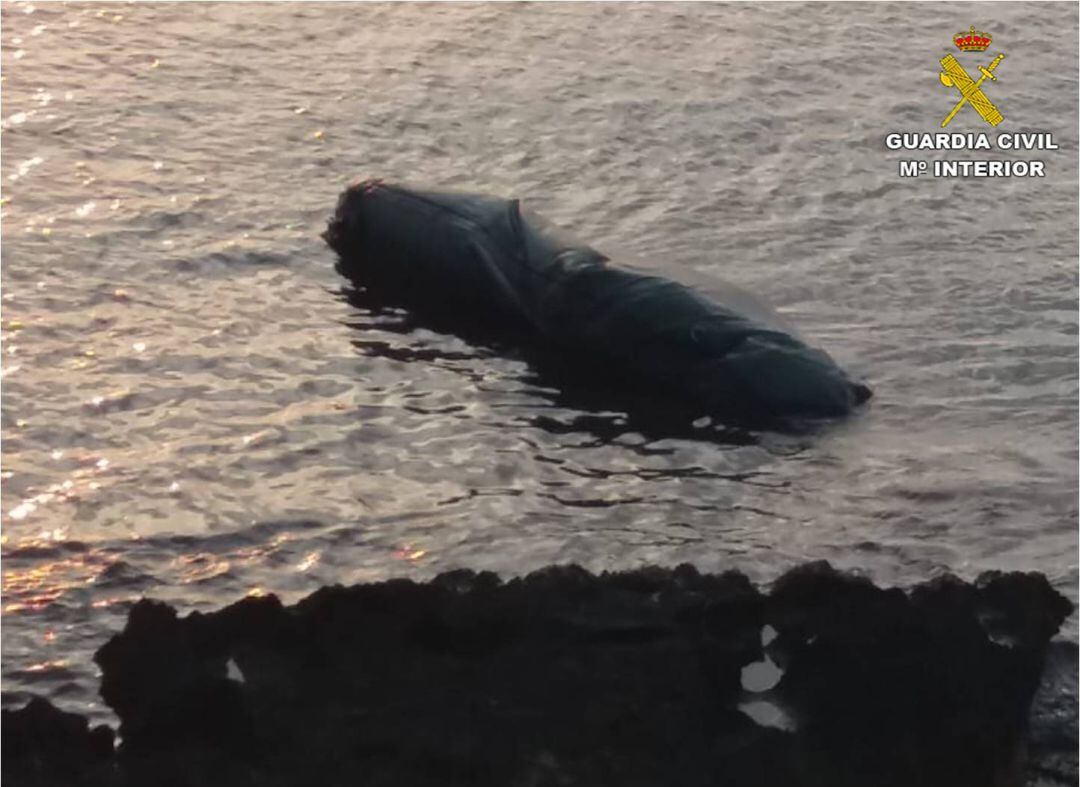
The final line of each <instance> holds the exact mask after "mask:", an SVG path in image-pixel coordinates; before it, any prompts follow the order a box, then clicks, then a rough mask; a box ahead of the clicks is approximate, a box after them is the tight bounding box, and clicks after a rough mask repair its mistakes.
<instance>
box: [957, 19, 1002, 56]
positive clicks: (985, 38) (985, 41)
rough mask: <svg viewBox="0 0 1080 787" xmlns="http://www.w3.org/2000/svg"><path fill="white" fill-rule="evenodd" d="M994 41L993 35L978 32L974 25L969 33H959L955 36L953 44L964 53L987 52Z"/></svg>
mask: <svg viewBox="0 0 1080 787" xmlns="http://www.w3.org/2000/svg"><path fill="white" fill-rule="evenodd" d="M993 40H994V37H993V36H992V35H990V34H989V33H984V32H982V31H981V30H976V29H975V25H972V26H971V30H970V31H968V32H967V33H957V34H956V35H954V36H953V43H954V44H956V46H957V47H958V48H959V49H960V50H961V51H962V52H985V51H986V48H987V47H988V46H990V42H991V41H993Z"/></svg>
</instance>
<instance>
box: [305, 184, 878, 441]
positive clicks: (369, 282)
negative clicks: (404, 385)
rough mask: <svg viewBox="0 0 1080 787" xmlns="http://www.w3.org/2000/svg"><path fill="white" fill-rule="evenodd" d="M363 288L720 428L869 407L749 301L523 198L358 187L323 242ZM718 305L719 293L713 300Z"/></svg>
mask: <svg viewBox="0 0 1080 787" xmlns="http://www.w3.org/2000/svg"><path fill="white" fill-rule="evenodd" d="M323 237H324V238H325V239H326V241H327V243H329V245H330V246H331V247H332V248H333V249H334V250H335V251H336V252H337V253H338V270H339V271H340V272H341V273H342V274H343V275H345V276H347V277H348V278H349V279H351V280H352V281H353V282H354V283H355V284H356V285H358V286H360V287H362V288H364V289H365V290H369V291H371V292H375V293H378V294H379V295H380V297H384V298H386V299H387V300H390V301H392V302H395V303H398V304H400V305H402V306H405V307H406V308H410V309H413V310H416V311H418V312H420V313H428V314H438V315H439V317H440V318H441V319H442V321H443V324H446V323H447V321H449V323H450V324H451V325H452V324H454V322H455V321H456V322H459V323H460V324H463V325H465V324H468V325H475V324H477V323H478V322H480V323H483V324H485V325H486V326H490V327H495V328H496V329H503V330H505V331H506V332H507V334H508V335H513V336H514V337H515V338H516V339H518V340H523V341H525V342H527V343H531V344H534V345H535V346H538V347H540V348H542V349H544V350H545V351H547V352H550V353H556V354H559V355H560V356H563V357H565V358H567V359H570V360H572V361H574V362H575V363H579V364H581V365H582V366H587V367H588V368H589V369H590V370H591V371H593V372H597V371H602V372H603V373H604V374H607V375H609V376H610V379H612V380H617V381H618V382H619V384H620V385H622V384H632V385H636V386H640V387H641V388H642V389H644V390H648V391H649V392H650V393H655V394H657V395H659V396H663V397H670V398H671V399H673V400H679V401H680V402H682V403H685V404H689V405H690V406H692V407H695V408H700V409H701V411H702V412H703V413H707V414H709V415H713V416H715V417H718V418H720V419H723V418H724V417H725V416H727V417H731V418H748V417H749V418H779V419H784V418H822V417H836V416H843V415H846V414H848V413H850V412H851V411H852V410H853V409H854V408H856V407H857V406H858V405H860V404H862V403H863V402H865V401H866V400H867V399H868V398H870V395H871V392H870V389H869V388H868V387H867V386H866V385H864V384H862V383H860V382H856V381H853V380H852V379H851V378H850V377H849V376H848V375H847V374H846V373H845V372H844V371H843V370H842V369H840V367H839V366H837V364H836V363H835V362H834V361H833V359H832V358H830V357H829V355H828V354H826V353H825V352H824V351H822V350H820V349H818V348H815V347H811V346H810V345H808V344H807V343H806V342H805V341H804V340H803V339H802V338H801V337H799V336H798V334H797V333H796V332H795V331H794V329H791V328H789V327H788V326H786V325H785V323H784V322H783V320H782V319H781V318H780V317H779V316H778V315H776V314H775V312H772V310H770V309H768V308H767V307H764V306H763V305H762V304H760V302H757V301H756V300H754V299H752V298H746V297H742V296H741V295H739V294H738V293H739V291H738V290H737V288H734V287H732V288H730V290H728V291H729V292H730V293H731V294H730V297H721V298H720V299H717V297H715V293H705V292H703V290H702V289H701V288H700V287H694V286H690V285H687V284H682V283H679V282H677V281H673V280H671V279H669V278H667V277H664V276H660V275H655V274H654V273H650V272H648V271H645V270H640V269H635V268H633V267H629V266H625V265H617V264H615V263H613V262H612V260H610V259H609V258H608V257H606V256H605V255H604V254H601V253H600V252H599V251H597V250H595V249H593V248H591V247H589V246H587V245H584V244H581V243H579V242H577V241H575V240H573V239H571V238H569V237H568V236H567V235H566V234H564V233H562V232H561V231H559V230H558V229H556V228H554V227H552V226H551V225H550V224H549V223H548V222H546V221H545V220H543V219H542V218H540V217H539V216H537V215H535V214H533V213H531V212H529V211H526V210H524V209H523V208H522V206H521V204H520V202H519V201H518V200H513V199H509V200H508V199H501V198H497V197H492V196H486V195H482V194H465V193H454V192H441V191H426V190H417V189H413V188H408V187H404V186H400V185H393V184H389V183H384V182H382V181H379V180H364V181H360V182H357V183H354V184H353V185H351V186H350V187H349V188H348V189H347V190H346V191H345V192H344V193H343V194H342V195H341V198H340V200H339V202H338V206H337V210H336V212H335V215H334V216H333V218H332V219H331V221H330V224H329V227H328V228H327V231H326V232H325V233H324V236H323ZM710 296H711V297H710Z"/></svg>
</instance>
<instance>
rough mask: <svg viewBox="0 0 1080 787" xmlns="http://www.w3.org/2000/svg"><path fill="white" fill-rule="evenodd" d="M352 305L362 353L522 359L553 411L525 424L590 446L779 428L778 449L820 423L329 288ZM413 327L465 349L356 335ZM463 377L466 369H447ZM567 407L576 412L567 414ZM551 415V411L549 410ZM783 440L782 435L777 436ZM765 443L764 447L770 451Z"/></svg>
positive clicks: (357, 291)
mask: <svg viewBox="0 0 1080 787" xmlns="http://www.w3.org/2000/svg"><path fill="white" fill-rule="evenodd" d="M335 294H336V295H337V296H338V297H340V298H341V299H342V300H344V301H345V302H347V303H348V304H349V305H351V306H353V307H354V308H356V309H357V310H358V314H357V315H356V317H355V319H351V320H349V321H347V322H346V325H348V326H349V327H350V328H353V329H355V330H357V331H359V332H360V333H361V335H360V336H359V337H357V338H355V339H353V340H352V343H353V345H354V346H356V347H357V349H359V350H360V352H362V353H363V354H364V355H367V356H371V357H378V358H388V359H391V360H395V361H401V362H421V363H423V362H427V363H431V362H437V361H474V360H482V359H484V358H489V357H501V358H507V359H510V360H517V361H522V362H524V363H525V364H526V365H527V367H528V371H527V372H526V373H525V374H524V375H522V376H521V377H520V381H521V382H522V383H523V384H525V385H526V386H528V388H529V392H530V394H533V395H535V396H538V397H540V398H542V399H546V400H547V402H548V404H547V405H538V407H537V409H538V410H544V409H548V408H550V409H551V410H552V411H553V414H545V413H543V412H540V413H537V414H536V415H534V416H532V417H531V418H529V419H528V423H529V425H531V426H534V427H536V428H539V429H543V430H544V431H547V432H550V433H552V434H570V433H578V434H580V433H584V434H588V435H590V436H591V437H593V438H595V444H596V445H603V444H610V443H614V442H616V441H619V440H620V438H624V437H625V436H627V435H630V434H639V435H641V436H643V437H644V438H645V439H646V440H647V441H648V442H654V441H658V440H665V439H680V440H694V441H703V442H708V443H713V444H716V445H721V446H730V447H742V446H752V445H760V444H762V440H761V432H773V433H779V434H780V435H783V436H784V437H786V438H794V444H792V443H788V444H787V445H786V446H785V447H784V448H783V449H780V451H782V452H783V453H798V452H799V451H801V450H802V445H801V443H802V439H805V438H810V437H812V436H813V435H815V434H817V433H819V432H820V431H821V429H822V428H823V425H822V423H821V422H815V421H805V420H804V421H795V420H791V419H787V420H783V421H780V420H777V419H770V420H763V419H756V420H750V419H747V418H744V417H739V418H734V417H731V416H730V415H728V414H719V413H708V412H704V411H703V410H702V409H701V408H700V407H698V408H695V407H693V406H691V405H688V404H687V403H685V402H681V401H678V400H673V399H671V398H667V397H664V396H663V395H662V394H659V395H658V394H657V392H656V391H653V390H650V389H649V388H647V387H644V386H643V385H642V384H641V383H640V381H638V380H635V379H631V378H629V377H628V376H627V375H625V374H623V373H620V372H619V371H618V370H615V369H612V368H611V367H610V366H604V365H598V364H597V363H596V362H595V359H590V358H581V357H573V356H570V355H566V354H564V353H557V352H554V351H552V350H550V349H548V348H544V347H542V346H538V344H537V343H536V342H535V340H532V339H530V337H529V334H528V333H527V332H526V331H525V330H522V329H515V328H513V327H511V328H508V327H507V326H506V325H505V324H498V325H495V324H492V323H490V322H486V321H485V320H484V319H483V318H482V317H481V316H477V315H463V314H461V313H454V314H450V313H449V312H441V311H440V310H438V309H437V308H427V309H425V310H424V311H423V312H419V311H417V310H415V309H406V308H404V307H402V306H401V305H400V304H399V303H397V302H394V301H391V300H388V299H387V298H386V297H385V296H383V295H382V294H381V293H377V292H375V291H372V290H370V289H368V288H364V287H357V286H355V285H347V286H345V287H342V288H341V289H339V290H337V291H336V293H335ZM418 330H426V331H432V332H434V333H438V334H445V335H452V336H456V337H458V338H459V339H461V340H463V341H464V342H465V343H466V344H467V345H468V346H469V347H470V348H471V349H472V350H473V351H471V352H470V351H461V350H452V349H449V348H445V347H442V348H441V347H430V346H405V347H403V346H400V345H394V344H391V343H390V342H387V341H385V340H381V339H377V338H372V337H369V336H365V335H363V334H365V333H367V332H369V331H379V332H384V333H392V334H397V335H401V336H410V335H412V334H414V333H415V332H416V331H418ZM455 370H456V371H458V372H459V373H462V374H465V375H466V376H470V375H469V372H468V371H467V370H463V369H460V368H457V369H455ZM567 410H571V411H578V414H576V415H572V416H569V417H568V416H567V414H566V412H565V411H567ZM556 412H557V413H558V414H557V415H556V414H554V413H556ZM785 442H788V441H785ZM638 448H639V449H640V450H641V451H642V452H645V453H656V454H663V453H670V449H667V448H662V447H656V448H649V447H647V446H639V447H638ZM773 448H776V446H773V447H772V448H770V451H771V452H772V451H773Z"/></svg>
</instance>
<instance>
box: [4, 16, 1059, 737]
mask: <svg viewBox="0 0 1080 787" xmlns="http://www.w3.org/2000/svg"><path fill="white" fill-rule="evenodd" d="M2 23H3V29H2V44H3V52H2V66H3V80H4V81H3V108H2V126H3V137H2V139H3V163H2V178H3V194H4V197H3V201H4V204H3V208H2V211H3V213H2V219H3V279H2V291H3V296H2V297H3V304H2V305H3V315H2V319H3V335H2V336H3V345H2V352H3V375H4V376H3V486H2V490H3V501H2V517H3V518H2V524H3V593H4V596H3V605H4V617H3V652H4V657H3V679H4V688H5V692H6V693H5V702H6V703H15V702H18V701H20V700H21V698H22V697H23V696H24V695H23V694H22V692H25V691H37V692H42V693H45V694H48V695H49V696H51V697H53V698H54V699H55V700H56V701H58V702H61V703H63V704H64V705H66V706H67V707H71V708H74V709H77V710H80V711H88V710H89V711H90V712H91V713H93V714H95V715H96V716H98V717H102V718H103V717H104V713H105V709H104V708H103V707H102V706H101V705H100V704H97V705H95V704H94V703H95V702H96V701H97V697H96V690H97V685H96V677H95V670H94V667H93V665H92V663H91V661H90V654H91V653H92V651H93V649H94V648H96V647H97V646H98V645H100V644H101V643H102V642H103V641H104V640H105V638H106V637H107V636H108V634H109V632H111V631H114V630H116V629H117V628H118V627H119V626H121V625H122V623H123V619H124V616H125V613H126V609H127V608H128V606H129V605H130V604H131V602H132V600H133V599H136V598H138V597H139V596H140V595H143V594H148V595H153V596H155V597H157V598H161V599H166V600H168V601H170V602H172V603H174V604H177V605H179V607H181V608H182V609H183V610H185V611H187V610H192V609H199V608H211V607H217V606H220V605H222V604H224V603H227V602H229V601H232V600H235V599H237V598H239V597H241V596H243V595H244V594H248V593H259V592H275V593H279V594H282V595H283V596H284V597H285V598H287V599H295V598H297V597H298V596H300V595H301V594H305V593H307V592H310V591H311V590H313V589H314V588H316V587H318V586H319V585H321V584H325V583H333V582H341V583H353V582H362V581H368V580H376V579H380V578H384V577H388V576H391V575H409V576H417V577H423V576H429V575H431V574H432V573H434V572H437V571H439V570H443V569H448V568H452V567H458V566H470V567H475V568H489V569H495V570H498V571H500V572H502V573H504V574H513V573H518V572H524V571H527V570H530V569H532V568H535V567H537V566H540V565H542V564H545V563H550V562H553V561H556V562H570V561H573V562H578V563H581V564H583V565H585V566H587V567H589V568H592V569H604V568H623V567H629V566H634V565H638V564H641V563H645V562H661V563H667V564H674V563H679V562H682V561H691V562H693V563H696V564H697V565H698V566H700V567H702V568H703V569H721V568H725V567H738V568H741V569H742V570H744V571H746V572H747V573H749V574H750V575H751V576H752V577H754V578H755V579H758V580H762V581H767V580H769V579H771V578H773V577H775V576H776V575H777V574H778V573H779V572H780V571H782V570H783V569H784V568H786V567H788V566H790V565H792V564H793V563H796V562H798V561H802V560H805V559H809V558H826V559H828V560H831V561H833V562H834V563H836V564H839V565H842V566H851V567H858V568H860V569H862V570H864V571H866V572H868V573H869V574H871V575H872V576H874V577H875V578H878V579H880V580H882V581H885V582H890V583H892V582H899V583H909V582H913V581H917V580H919V579H922V578H925V577H927V576H930V575H933V574H935V573H938V572H942V571H947V570H948V571H954V572H957V573H959V574H960V575H962V576H965V577H971V576H973V575H975V574H976V573H977V572H979V571H980V570H983V569H987V568H1003V569H1038V570H1041V571H1045V572H1046V573H1047V574H1048V575H1049V576H1050V577H1051V579H1052V581H1053V582H1054V583H1055V584H1056V585H1057V586H1058V587H1060V588H1061V589H1062V590H1063V591H1064V592H1066V593H1068V594H1069V595H1070V596H1072V597H1075V595H1076V594H1075V585H1076V581H1077V579H1076V578H1077V570H1076V545H1077V536H1076V519H1077V511H1076V500H1077V464H1076V463H1077V412H1076V401H1077V324H1076V317H1077V311H1076V307H1077V271H1076V264H1077V189H1076V184H1077V144H1076V129H1077V103H1076V102H1077V71H1076V61H1075V47H1073V48H1070V47H1068V46H1064V47H1049V46H1048V45H1047V44H1046V42H1047V41H1050V40H1055V39H1059V40H1070V39H1072V38H1074V37H1075V35H1076V31H1077V11H1076V7H1075V6H1073V5H1070V4H1039V5H1022V6H1021V5H1009V4H992V5H986V6H974V5H963V6H960V5H953V6H936V5H929V4H917V5H897V4H890V3H879V4H874V5H872V6H871V5H855V4H840V5H816V4H815V5H809V6H798V5H796V6H793V5H787V4H766V5H736V6H724V5H693V6H681V5H663V6H659V5H655V6H649V5H633V6H627V5H620V6H605V5H577V4H569V5H563V4H557V5H549V6H544V5H518V4H513V5H510V4H508V5H502V4H500V5H489V6H483V5H439V6H422V5H401V6H381V5H308V4H304V5H289V4H280V5H249V4H230V5H215V4H193V5H176V4H156V5H139V4H133V5H128V4H109V5H81V4H41V5H37V6H35V5H32V4H28V3H25V2H17V3H5V4H4V5H3V7H2ZM971 24H975V25H977V26H978V27H979V29H985V30H988V31H990V32H992V33H993V35H994V36H995V43H994V47H993V48H992V49H991V51H990V52H989V53H987V56H985V57H982V59H980V56H977V55H966V56H963V58H962V59H963V62H964V63H965V65H966V66H967V67H968V70H969V71H974V70H975V69H976V68H977V65H978V63H980V62H983V61H986V62H988V61H989V59H990V57H989V56H990V55H993V54H995V51H996V50H998V49H1000V51H1004V52H1006V53H1007V54H1008V57H1007V59H1006V60H1005V61H1004V62H1003V63H1002V65H1001V67H1000V68H999V69H998V71H997V74H998V76H999V77H1000V81H999V82H998V83H996V84H993V85H991V86H990V87H989V88H988V90H987V94H988V95H989V96H990V97H991V98H992V99H993V100H995V101H997V102H999V107H1000V108H1001V110H1002V111H1003V112H1004V114H1005V116H1006V121H1005V123H1004V124H1003V125H1002V126H1001V127H1000V129H999V130H1012V131H1016V130H1021V129H1024V130H1039V131H1049V132H1053V134H1054V138H1055V141H1056V142H1057V143H1058V145H1059V146H1060V150H1057V151H1048V152H1044V153H1021V154H1015V156H1014V157H1017V158H1036V157H1039V158H1042V159H1044V160H1045V161H1046V169H1047V176H1046V177H1045V178H1043V179H1013V180H967V181H960V180H951V181H950V180H937V181H934V180H929V179H927V178H921V179H914V180H902V179H900V178H899V177H898V176H897V162H898V160H899V158H901V154H898V153H891V152H888V151H886V150H885V148H884V144H883V140H884V136H885V134H886V133H887V132H888V131H893V130H895V131H934V130H936V129H937V126H938V123H939V122H940V120H941V118H942V117H943V116H944V115H945V114H946V113H947V111H948V109H949V108H950V107H951V106H952V104H953V103H954V102H953V96H951V95H949V93H948V91H947V90H946V89H945V88H944V87H943V86H942V85H941V84H940V83H939V81H938V78H937V71H938V67H937V60H938V59H939V58H941V57H942V56H943V55H944V54H945V53H946V52H947V51H948V49H949V48H950V46H951V44H950V37H951V35H952V34H953V33H955V32H957V31H958V30H961V29H967V28H968V26H969V25H971ZM953 92H954V93H955V91H953ZM980 125H982V121H980V120H979V118H978V117H977V116H976V115H975V113H974V112H970V111H967V110H966V109H965V110H964V111H962V112H961V113H960V114H959V115H958V116H957V119H956V120H955V121H954V122H953V125H952V126H950V130H957V131H979V130H981V129H980ZM982 128H985V129H987V130H990V129H989V127H987V126H985V125H982ZM912 155H916V154H912ZM921 155H923V156H925V157H928V158H932V157H938V158H945V157H947V156H948V155H949V154H948V153H939V154H934V153H923V154H921ZM954 155H955V156H956V157H960V158H970V157H972V155H973V154H968V153H961V154H954ZM357 175H368V176H372V175H375V176H382V177H386V178H388V179H406V180H408V181H411V182H414V183H420V184H431V185H439V186H444V187H457V188H469V189H475V190H483V191H490V192H494V193H497V194H502V195H507V196H511V195H512V196H519V197H522V198H524V199H526V200H527V201H528V202H529V203H530V204H531V206H532V207H533V208H534V209H536V210H538V211H539V212H541V213H543V214H545V215H547V216H548V217H549V218H551V219H552V220H554V221H555V222H556V223H559V224H561V225H563V226H565V227H567V228H568V229H570V230H571V231H573V232H575V233H576V234H578V235H579V236H581V237H583V238H585V239H588V240H589V241H591V242H592V243H593V244H594V245H596V246H598V247H599V248H601V249H602V250H604V251H606V252H608V253H609V254H611V255H612V256H614V257H618V256H619V255H620V253H624V252H625V253H626V254H628V255H634V256H637V257H640V258H642V259H646V260H649V261H651V262H652V264H654V265H659V266H661V267H662V268H663V269H664V270H667V271H668V272H669V273H670V274H671V275H673V276H676V277H677V276H680V275H684V276H687V277H689V276H691V275H695V276H699V277H704V278H705V279H709V278H715V277H723V278H725V279H729V280H731V281H733V282H736V283H737V284H740V285H742V286H743V287H745V288H747V289H750V290H752V291H754V292H757V293H759V294H761V295H762V296H763V297H765V298H766V299H768V300H769V301H771V302H772V303H773V304H775V305H776V307H777V308H778V309H779V310H780V311H781V312H782V313H783V314H784V315H785V316H786V317H787V318H789V319H790V320H791V321H792V322H793V323H795V324H796V325H798V326H799V327H800V329H801V330H802V332H803V333H804V334H806V335H807V336H808V337H810V338H811V339H812V340H813V341H814V342H816V343H819V344H821V345H822V346H824V347H826V348H827V349H828V350H829V351H830V352H831V353H832V354H833V355H834V356H835V357H836V358H837V359H838V360H839V361H840V362H841V363H842V364H844V365H845V366H846V367H848V368H849V369H851V370H852V372H853V373H854V374H855V375H856V376H859V377H861V378H865V379H866V380H867V381H868V382H870V384H871V385H873V387H874V388H875V389H876V391H877V395H876V397H875V399H874V400H873V402H872V405H871V406H870V407H869V408H868V409H867V410H866V411H865V412H863V413H861V414H860V415H858V416H857V417H855V418H853V419H851V420H849V421H847V422H844V423H839V424H835V425H833V426H830V427H828V428H825V429H823V430H820V431H818V432H816V433H813V434H805V435H776V434H733V433H729V432H726V431H724V430H721V429H718V428H716V427H715V426H713V425H710V424H707V423H705V422H703V421H699V422H697V425H696V426H690V427H685V424H683V425H682V426H680V425H679V424H677V423H673V422H668V419H665V418H663V417H661V416H663V414H664V413H665V412H666V410H665V408H664V407H663V406H662V405H661V404H657V405H656V408H655V410H654V415H656V416H657V418H656V420H646V421H641V420H639V419H635V418H628V417H627V416H626V414H625V413H623V412H622V411H621V409H620V405H619V404H618V402H617V401H615V400H613V401H612V402H611V403H610V404H605V402H603V401H597V400H596V399H595V398H594V399H592V400H586V399H581V398H579V397H576V396H574V395H570V394H569V393H568V392H567V391H565V390H563V389H560V388H559V387H558V386H557V385H555V384H553V383H552V381H550V380H547V379H543V378H538V377H537V376H536V375H535V374H534V373H533V371H532V370H531V369H530V368H529V367H528V366H527V365H526V363H525V362H524V361H522V360H519V359H516V358H515V356H514V355H513V354H507V353H502V352H496V351H493V350H490V349H485V348H482V347H476V346H471V345H470V344H468V343H467V342H465V341H464V340H462V339H460V338H455V337H452V336H447V335H441V334H438V333H435V332H433V331H431V330H428V329H425V328H423V327H420V326H416V325H415V324H413V323H411V322H410V321H409V320H407V319H406V317H405V315H403V314H400V313H379V312H377V311H375V310H372V309H369V308H367V307H365V306H363V305H360V304H357V303H350V302H349V300H348V299H347V298H346V297H345V296H344V294H343V292H342V290H343V286H344V282H343V281H341V280H340V279H339V277H338V276H337V275H336V274H335V272H334V270H333V259H332V255H331V254H330V252H329V251H328V250H327V249H326V248H325V247H324V245H323V243H322V241H321V240H320V239H319V237H318V234H319V232H320V231H321V230H322V229H323V227H324V226H325V221H326V218H327V217H328V215H329V213H330V212H331V210H332V208H333V206H334V202H335V198H336V195H337V193H338V192H339V191H340V190H341V188H342V187H343V185H344V184H345V183H346V182H347V181H348V180H350V179H352V178H353V177H355V176H357ZM684 427H685V428H684ZM1072 625H1073V626H1074V628H1075V624H1072ZM1072 635H1073V636H1075V633H1073V634H1072Z"/></svg>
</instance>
